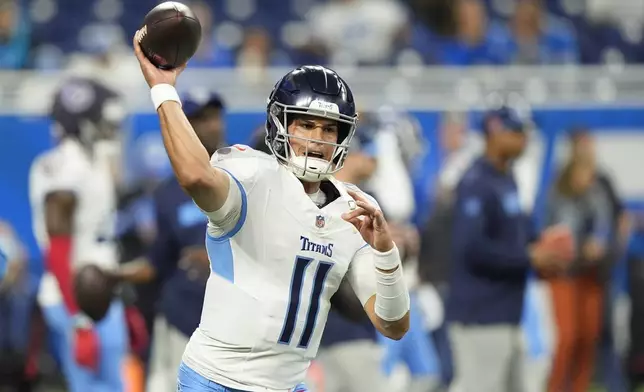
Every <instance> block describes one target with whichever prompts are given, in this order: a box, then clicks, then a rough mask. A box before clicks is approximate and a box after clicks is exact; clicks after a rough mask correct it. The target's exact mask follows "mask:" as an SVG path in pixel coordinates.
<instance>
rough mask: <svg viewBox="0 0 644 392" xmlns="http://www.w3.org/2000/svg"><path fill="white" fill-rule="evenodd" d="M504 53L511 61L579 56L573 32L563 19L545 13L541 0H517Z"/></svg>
mask: <svg viewBox="0 0 644 392" xmlns="http://www.w3.org/2000/svg"><path fill="white" fill-rule="evenodd" d="M515 4H516V8H515V11H514V14H513V15H512V18H511V19H510V29H511V31H512V39H511V41H510V42H509V45H508V47H507V48H505V51H506V53H505V55H506V56H508V59H509V61H508V62H509V63H512V64H566V63H576V62H577V59H578V57H579V55H578V49H577V41H576V38H575V34H574V31H573V30H572V29H571V28H570V27H568V25H567V24H566V22H564V21H563V20H561V19H555V18H554V17H550V16H548V14H547V13H546V12H547V11H546V10H544V9H542V7H541V4H542V0H519V1H517V2H516V3H515Z"/></svg>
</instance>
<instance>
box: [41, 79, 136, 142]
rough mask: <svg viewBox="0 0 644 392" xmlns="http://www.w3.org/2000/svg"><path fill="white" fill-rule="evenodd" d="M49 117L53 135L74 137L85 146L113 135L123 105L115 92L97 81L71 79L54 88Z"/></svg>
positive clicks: (122, 115) (122, 114) (118, 123)
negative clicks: (52, 125) (56, 88)
mask: <svg viewBox="0 0 644 392" xmlns="http://www.w3.org/2000/svg"><path fill="white" fill-rule="evenodd" d="M50 116H51V119H52V120H53V122H54V124H55V133H56V136H57V137H59V138H60V137H64V136H70V137H74V138H77V139H78V140H79V141H80V142H81V143H83V144H85V145H88V146H89V145H91V144H93V143H94V142H95V141H97V140H99V139H109V138H111V137H113V136H114V133H115V131H116V130H117V129H118V128H119V126H120V124H121V122H122V121H123V119H124V117H125V108H124V107H123V104H122V102H121V100H120V97H119V95H118V94H117V93H116V92H115V91H113V90H111V89H109V88H107V87H105V86H104V85H102V84H101V83H98V82H97V81H94V80H91V79H86V78H72V79H69V80H67V81H65V83H63V85H62V86H61V87H60V88H59V89H58V90H57V91H56V93H55V96H54V101H53V105H52V107H51V112H50Z"/></svg>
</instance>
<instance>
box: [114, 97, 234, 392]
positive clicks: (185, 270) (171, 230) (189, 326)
mask: <svg viewBox="0 0 644 392" xmlns="http://www.w3.org/2000/svg"><path fill="white" fill-rule="evenodd" d="M182 101H183V109H184V111H185V113H186V116H187V117H188V120H189V121H190V123H191V124H192V126H193V128H194V129H195V132H196V134H197V136H198V137H199V140H200V141H201V143H202V144H203V145H204V146H205V147H206V149H207V151H208V153H209V155H212V154H214V153H215V151H216V150H217V149H218V148H220V147H223V146H224V140H225V130H224V121H223V114H224V103H223V101H222V99H221V98H220V97H219V96H217V95H215V94H206V95H205V96H201V95H199V94H197V93H196V92H195V93H193V94H191V95H188V96H185V97H184V98H183V99H182ZM153 199H154V203H153V204H154V214H155V218H156V225H157V236H156V238H155V240H154V243H153V244H152V246H151V247H150V249H149V250H148V254H147V256H146V257H142V258H139V259H137V260H135V261H131V262H129V263H126V264H124V265H123V266H121V268H120V271H119V272H118V273H117V277H118V278H119V279H121V280H126V281H130V282H134V283H146V282H150V281H152V280H156V281H157V282H158V283H159V284H160V286H161V293H160V298H157V299H158V306H159V310H160V314H159V315H158V316H157V317H156V320H155V322H154V332H153V335H154V338H153V345H152V352H151V356H152V361H151V364H150V376H149V379H148V388H149V390H154V391H160V392H163V391H170V390H174V388H175V385H176V379H177V372H178V370H179V365H180V363H181V357H182V355H183V351H184V349H185V346H186V344H187V343H188V339H189V338H190V335H192V333H193V332H194V330H195V329H196V328H197V326H198V325H199V320H200V319H201V308H202V305H203V298H204V292H205V287H206V281H207V279H208V276H209V275H210V261H209V257H208V254H207V252H206V248H205V246H204V241H205V228H206V223H207V218H206V217H205V216H204V215H203V214H202V213H201V211H200V210H199V208H198V207H197V206H196V205H195V204H194V203H193V201H192V200H191V199H190V197H189V196H188V195H187V194H186V193H185V192H184V191H183V189H182V188H181V186H180V185H179V183H178V182H177V180H176V178H175V177H174V176H171V177H170V178H168V179H166V181H165V182H163V183H162V184H161V185H160V186H159V187H158V188H157V189H156V191H155V192H154V196H153ZM212 256H213V257H214V255H212Z"/></svg>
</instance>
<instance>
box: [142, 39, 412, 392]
mask: <svg viewBox="0 0 644 392" xmlns="http://www.w3.org/2000/svg"><path fill="white" fill-rule="evenodd" d="M139 38H140V33H137V34H136V35H135V37H134V48H135V53H136V56H137V58H138V60H139V63H140V65H141V70H142V73H143V76H144V77H145V80H146V81H147V83H148V85H149V86H150V87H151V98H152V102H153V104H154V107H155V109H156V110H157V112H158V115H159V119H160V122H161V132H162V135H163V139H164V142H165V146H166V150H167V152H168V156H169V157H170V160H171V162H172V166H173V169H174V172H175V175H176V177H177V180H178V182H179V184H180V185H181V186H182V187H183V189H184V190H185V191H186V192H187V193H188V194H190V196H191V197H192V199H193V200H194V202H195V203H196V204H197V206H199V208H200V209H201V210H202V211H203V212H204V214H206V216H207V217H208V228H207V236H206V249H207V251H208V253H209V256H210V262H211V264H210V268H211V274H210V277H209V279H208V282H207V285H206V294H205V300H204V307H203V310H202V317H201V322H200V324H199V328H197V330H196V331H195V332H194V333H193V334H192V337H191V338H190V341H189V343H188V345H187V347H186V351H185V353H184V356H183V363H182V365H181V367H180V370H179V380H178V389H179V390H180V391H233V390H241V391H305V390H306V388H305V387H304V386H303V385H302V384H301V382H302V380H303V379H304V377H305V373H306V370H307V368H308V367H309V364H310V361H311V359H312V358H314V357H315V355H316V353H317V349H318V346H319V343H320V337H321V335H322V331H323V329H324V324H325V322H326V318H327V314H328V311H329V307H330V305H329V299H330V298H331V296H332V295H333V293H334V292H335V291H336V290H337V288H338V286H339V285H340V282H341V281H342V279H343V278H344V277H345V275H346V276H347V278H348V280H349V282H350V284H351V286H352V288H353V290H354V291H355V293H356V295H357V297H358V298H359V299H360V301H361V303H362V305H363V306H364V309H365V311H366V313H367V315H368V317H369V318H370V320H371V321H372V323H373V324H374V326H375V328H376V329H377V330H378V331H379V332H380V333H382V334H383V335H385V336H387V337H389V338H391V339H401V338H402V337H403V336H404V335H405V333H406V332H407V329H408V328H409V292H408V290H407V287H406V284H405V281H404V279H403V271H402V267H401V264H400V257H399V255H398V249H397V248H396V246H395V244H394V242H393V241H392V238H391V234H390V232H389V229H388V227H387V222H386V221H385V218H384V216H383V214H382V212H381V210H380V209H379V207H378V205H377V204H376V203H375V201H373V199H372V198H371V197H370V196H368V195H366V194H365V193H363V192H362V191H360V190H359V189H358V188H357V187H355V186H353V185H349V184H345V183H342V182H340V181H337V180H335V179H334V177H333V173H335V172H337V171H338V170H340V169H341V168H342V165H343V163H344V159H345V157H346V155H347V149H348V146H349V143H350V142H351V138H352V137H353V134H354V132H355V126H356V122H357V117H358V116H357V113H356V109H355V102H354V99H353V94H352V93H351V90H350V88H349V86H348V85H347V83H346V82H345V81H344V80H343V79H342V78H340V77H339V76H338V74H337V73H335V72H334V71H332V70H330V69H327V68H324V67H321V66H303V67H299V68H297V69H295V70H293V71H291V72H289V73H288V74H286V75H285V76H284V77H283V78H282V79H281V80H280V81H279V82H277V84H276V85H275V88H274V89H273V91H272V92H271V94H270V96H269V98H268V105H267V116H266V142H267V143H268V146H269V148H270V149H271V151H272V152H273V155H272V156H271V155H266V154H264V153H260V152H257V151H255V150H253V149H251V148H250V147H247V146H239V145H237V146H233V147H226V148H223V149H220V150H219V151H217V153H215V154H214V155H213V156H212V158H211V159H210V157H209V156H208V153H207V151H206V149H205V148H204V147H203V145H202V144H201V143H200V142H199V139H198V137H197V136H196V134H195V133H194V131H193V129H192V127H191V126H190V123H189V122H188V120H187V119H186V116H185V114H184V113H183V111H182V109H181V101H180V99H179V96H178V94H177V92H176V90H175V88H174V84H175V83H176V80H177V76H178V75H179V74H180V73H181V71H182V70H183V69H184V67H180V68H177V69H174V70H161V69H158V68H156V67H155V66H154V65H153V64H152V63H151V62H150V61H149V60H148V59H147V58H146V57H145V56H144V55H143V53H142V51H141V48H140V46H139V42H138V41H139V40H138V39H139Z"/></svg>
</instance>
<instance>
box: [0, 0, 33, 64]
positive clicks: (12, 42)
mask: <svg viewBox="0 0 644 392" xmlns="http://www.w3.org/2000/svg"><path fill="white" fill-rule="evenodd" d="M29 31H30V26H29V18H28V16H27V13H26V11H25V9H24V8H22V7H21V6H20V3H19V2H18V1H17V0H2V1H0V69H1V68H5V69H18V68H22V67H24V66H25V65H26V62H27V57H28V55H29V46H30V38H29Z"/></svg>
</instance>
